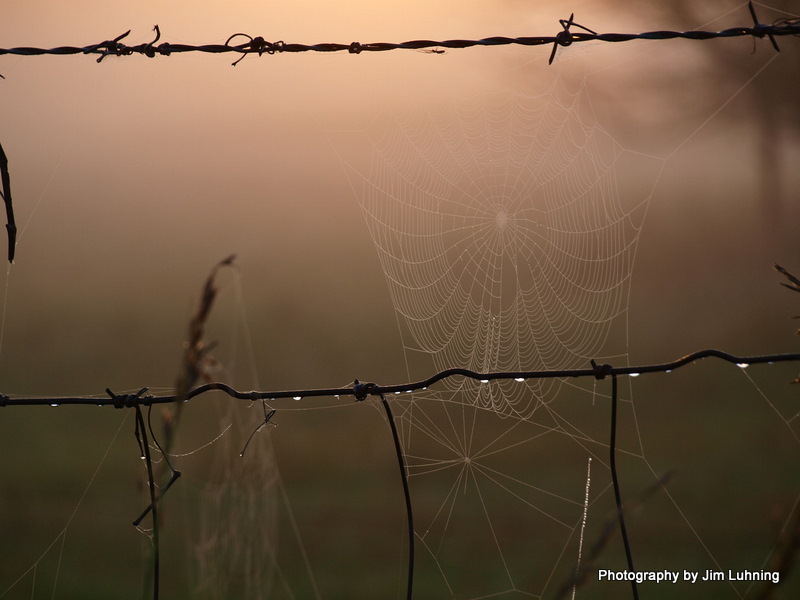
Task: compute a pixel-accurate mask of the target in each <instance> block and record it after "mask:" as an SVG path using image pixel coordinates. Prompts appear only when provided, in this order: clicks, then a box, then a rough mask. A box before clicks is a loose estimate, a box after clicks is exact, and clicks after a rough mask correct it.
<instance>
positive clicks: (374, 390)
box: [0, 349, 800, 408]
mask: <svg viewBox="0 0 800 600" xmlns="http://www.w3.org/2000/svg"><path fill="white" fill-rule="evenodd" d="M709 357H713V358H718V359H721V360H723V361H725V362H729V363H733V364H736V365H738V366H739V367H741V368H745V367H747V366H749V365H754V364H765V363H766V364H771V363H779V362H791V361H800V353H790V354H771V355H760V356H735V355H733V354H729V353H727V352H723V351H721V350H713V349H709V350H699V351H697V352H693V353H692V354H687V355H686V356H683V357H681V358H678V359H676V360H673V361H671V362H665V363H658V364H651V365H640V366H628V367H614V366H612V365H609V364H602V365H601V364H597V363H596V362H595V361H594V360H592V361H590V364H591V368H588V369H555V370H544V371H500V372H493V373H478V372H476V371H471V370H469V369H461V368H454V369H446V370H444V371H440V372H439V373H436V374H435V375H432V376H431V377H428V378H427V379H423V380H421V381H414V382H408V383H401V384H395V385H378V384H376V383H362V382H360V381H359V380H358V379H356V380H354V382H353V385H352V386H348V387H331V388H312V389H297V390H282V391H256V390H253V391H250V392H244V391H240V390H236V389H234V388H233V387H231V386H229V385H228V384H227V383H222V382H218V381H215V382H211V383H206V384H203V385H200V386H197V387H194V388H192V389H191V390H189V391H188V392H186V394H185V395H182V396H181V397H182V398H183V399H184V401H185V402H188V401H189V400H191V399H192V398H196V397H197V396H200V395H202V394H206V393H208V392H212V391H220V392H224V393H225V394H227V395H228V396H230V397H232V398H236V399H238V400H249V401H251V402H255V401H257V400H267V401H269V400H279V399H286V398H293V399H294V400H302V399H304V398H314V397H317V398H319V397H340V396H353V397H354V398H355V400H356V401H363V400H366V399H367V398H368V397H369V396H378V397H380V396H381V395H391V394H404V393H410V392H418V391H421V390H426V389H427V388H429V387H430V386H432V385H434V384H436V383H438V382H440V381H442V380H444V379H450V378H453V377H464V378H467V379H472V380H475V381H478V382H480V383H488V382H490V381H494V380H499V379H504V380H511V379H513V380H515V381H519V382H524V381H526V380H528V379H553V378H562V379H566V378H576V377H594V378H595V379H598V380H600V379H605V378H606V377H607V376H609V375H632V376H634V377H635V376H637V375H644V374H646V373H669V372H670V371H674V370H676V369H679V368H681V367H685V366H686V365H689V364H691V363H694V362H696V361H698V360H701V359H703V358H709ZM145 392H147V388H142V389H140V390H139V391H138V392H136V393H135V394H115V393H114V392H112V391H111V390H110V389H108V388H107V389H106V394H107V395H108V397H107V398H104V397H97V396H63V397H42V398H26V397H20V398H12V397H10V396H6V395H3V394H0V408H2V407H9V406H64V405H96V406H113V407H115V408H133V407H135V406H151V405H154V404H167V403H170V402H175V401H176V400H177V399H178V397H179V396H177V395H175V394H169V395H161V396H156V395H150V394H145Z"/></svg>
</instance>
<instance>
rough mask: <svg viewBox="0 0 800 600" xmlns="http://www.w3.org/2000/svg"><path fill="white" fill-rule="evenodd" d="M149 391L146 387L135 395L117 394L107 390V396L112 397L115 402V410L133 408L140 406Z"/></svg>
mask: <svg viewBox="0 0 800 600" xmlns="http://www.w3.org/2000/svg"><path fill="white" fill-rule="evenodd" d="M146 391H147V388H146V387H143V388H142V389H140V390H139V391H138V392H136V393H135V394H119V395H117V394H115V393H114V392H112V391H111V390H110V389H109V388H106V394H108V395H109V396H111V399H112V400H113V401H114V408H132V407H134V406H137V405H138V404H139V400H140V398H141V396H142V394H144V393H145V392H146Z"/></svg>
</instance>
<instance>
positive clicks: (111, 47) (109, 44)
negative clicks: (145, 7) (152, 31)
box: [84, 29, 133, 62]
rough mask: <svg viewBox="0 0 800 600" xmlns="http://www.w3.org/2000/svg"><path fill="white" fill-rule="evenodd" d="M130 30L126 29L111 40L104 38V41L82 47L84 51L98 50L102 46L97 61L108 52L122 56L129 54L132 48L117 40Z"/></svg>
mask: <svg viewBox="0 0 800 600" xmlns="http://www.w3.org/2000/svg"><path fill="white" fill-rule="evenodd" d="M130 32H131V30H130V29H128V31H126V32H125V33H123V34H122V35H118V36H117V37H115V38H114V39H113V40H106V41H105V42H102V43H100V44H97V45H96V46H90V47H88V48H85V49H84V53H89V52H97V51H98V50H100V49H101V48H102V49H103V51H102V53H101V54H100V57H99V58H98V59H97V62H100V61H102V60H103V59H104V58H105V57H106V56H108V55H109V54H113V55H114V56H123V55H127V54H131V53H132V52H133V50H131V49H130V48H128V46H126V45H125V44H120V43H119V41H120V40H121V39H122V38H124V37H126V36H127V35H128V34H129V33H130Z"/></svg>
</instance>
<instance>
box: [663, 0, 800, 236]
mask: <svg viewBox="0 0 800 600" xmlns="http://www.w3.org/2000/svg"><path fill="white" fill-rule="evenodd" d="M753 9H754V10H755V11H756V15H757V17H758V20H759V22H761V23H762V24H772V23H775V22H776V21H778V20H779V19H785V18H792V15H794V14H797V13H796V9H797V5H796V3H792V2H789V1H788V0H774V1H772V2H770V3H769V5H762V4H759V3H755V4H754V5H753ZM729 10H730V2H728V1H727V0H710V1H708V2H695V1H694V0H673V1H672V2H661V3H658V4H657V5H654V6H653V14H654V16H655V17H658V16H661V18H662V19H663V18H664V17H667V18H671V19H672V22H675V20H677V23H678V26H679V27H681V28H682V29H686V30H688V29H692V28H698V27H700V28H702V24H703V23H707V22H708V21H709V20H711V19H714V18H716V17H718V16H719V15H722V14H725V12H726V11H729ZM793 11H794V12H793ZM657 13H661V15H658V14H657ZM732 17H735V19H736V20H737V22H736V23H733V22H729V21H730V20H731V18H732ZM740 17H741V19H746V20H747V21H748V22H745V21H744V20H742V22H741V25H750V23H749V20H750V15H749V14H747V13H745V14H740V11H736V12H734V13H733V14H732V15H731V16H729V17H727V18H726V19H725V22H724V23H722V22H719V21H715V22H714V27H710V29H717V28H726V27H730V26H733V25H738V24H740V23H738V20H739V18H740ZM776 41H777V43H778V45H779V47H780V49H781V56H780V57H779V58H780V64H779V65H777V68H768V69H766V70H765V71H764V72H763V73H761V74H760V75H759V76H758V77H756V78H755V79H754V80H753V81H752V82H751V83H750V84H749V85H748V86H747V87H746V88H745V90H744V92H743V93H744V94H745V95H746V96H745V97H746V98H748V99H749V100H750V107H749V108H750V110H748V112H747V113H746V115H743V116H744V117H745V118H748V119H753V120H754V121H755V122H754V123H753V125H754V126H755V128H756V131H757V135H758V140H757V144H758V149H757V155H758V160H759V164H758V179H759V186H758V189H759V193H760V196H761V198H760V200H761V202H762V203H763V210H762V213H761V214H762V216H763V218H764V221H765V225H766V226H767V227H768V228H769V229H770V230H771V229H772V227H773V226H776V225H778V224H779V223H780V221H781V217H782V214H783V208H784V203H785V201H786V198H785V196H786V190H785V183H784V179H785V175H786V167H787V165H785V164H783V163H784V162H785V161H784V160H783V157H785V155H786V152H785V150H786V148H787V145H788V144H790V143H792V142H794V141H796V139H797V133H798V131H800V105H798V102H797V93H798V83H799V82H800V60H798V55H800V46H798V42H797V40H794V39H792V38H791V37H785V38H777V39H776ZM754 42H755V44H754V48H753V52H758V53H763V52H774V49H773V48H772V45H771V44H770V43H769V41H768V40H766V39H764V40H757V39H756V40H754ZM698 50H699V51H700V52H703V53H704V54H705V57H706V59H707V61H705V62H703V63H702V64H703V65H704V66H703V67H700V68H704V69H705V70H706V71H707V73H705V75H708V76H714V77H716V78H726V74H729V75H731V76H735V74H736V73H740V72H741V57H740V55H739V54H733V53H731V52H730V45H729V44H726V43H717V42H715V41H711V42H703V43H701V44H698Z"/></svg>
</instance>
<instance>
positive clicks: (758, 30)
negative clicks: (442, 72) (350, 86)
mask: <svg viewBox="0 0 800 600" xmlns="http://www.w3.org/2000/svg"><path fill="white" fill-rule="evenodd" d="M748 7H749V10H750V16H751V18H752V20H753V24H752V26H742V27H732V28H729V29H723V30H721V31H701V30H691V31H665V30H660V31H648V32H644V33H597V32H595V31H593V30H592V29H589V28H588V27H585V26H583V25H580V24H578V23H576V22H575V21H574V20H573V19H574V17H575V15H574V13H573V14H572V15H570V18H569V19H559V23H560V24H561V27H562V31H559V32H558V33H557V34H556V35H551V36H533V37H505V36H494V37H487V38H483V39H478V40H466V39H450V40H438V41H437V40H411V41H406V42H399V43H393V42H370V43H362V42H351V43H349V44H346V43H318V44H299V43H289V42H284V41H283V40H279V41H276V42H269V41H267V40H266V39H264V38H263V37H262V36H255V37H254V36H251V35H249V34H247V33H234V34H233V35H231V36H230V37H229V38H228V39H227V40H226V42H225V43H224V44H202V45H191V44H176V43H171V42H162V43H161V44H158V45H156V43H157V42H158V41H159V40H160V39H161V30H160V28H159V26H158V25H156V26H155V27H154V28H153V30H154V31H155V32H156V36H155V39H153V41H151V42H147V43H143V44H138V45H134V46H129V45H127V44H125V43H123V42H122V40H123V39H125V38H126V37H127V36H128V35H129V34H130V30H128V31H126V32H125V33H123V34H122V35H118V36H117V37H115V38H114V39H111V40H105V41H102V42H100V43H97V44H90V45H88V46H58V47H56V48H35V47H29V46H23V47H17V48H0V55H4V54H14V55H18V56H39V55H43V54H52V55H72V54H95V55H99V56H98V58H97V62H98V63H99V62H101V61H102V60H103V59H104V58H106V57H108V56H130V55H132V54H139V55H143V56H147V57H150V58H154V57H155V56H157V55H160V56H171V55H173V54H181V53H184V52H204V53H210V54H221V53H228V52H235V53H239V54H241V55H242V56H241V57H240V58H238V59H237V60H236V61H234V62H233V63H232V64H233V66H236V64H238V63H239V62H240V61H241V60H242V59H243V58H244V57H245V56H247V55H249V54H257V55H258V56H263V55H264V54H268V55H272V54H283V53H297V52H328V53H330V52H348V53H349V54H361V53H362V52H386V51H389V50H418V51H427V52H431V53H436V54H442V53H444V52H445V51H446V50H456V49H462V48H472V47H475V46H508V45H519V46H546V45H550V44H552V46H553V49H552V51H551V53H550V60H549V62H550V63H552V62H553V59H554V58H555V55H556V52H557V50H558V48H559V47H566V46H570V45H572V44H574V43H579V42H593V41H600V42H612V43H613V42H630V41H633V40H671V39H688V40H710V39H718V38H733V37H753V38H764V37H767V38H769V40H770V42H771V43H772V46H773V47H774V48H775V50H777V51H780V48H779V46H778V43H777V41H776V39H775V38H776V37H779V36H787V35H794V36H797V35H800V19H798V18H782V19H778V20H776V21H775V22H774V23H772V24H771V25H766V24H763V23H761V22H760V21H759V19H758V16H757V15H756V11H755V8H754V6H753V3H752V1H751V2H749V3H748ZM572 27H575V28H577V29H580V31H574V30H571V28H572ZM238 38H246V40H247V41H244V42H242V43H239V44H233V43H232V42H233V41H234V40H236V39H238Z"/></svg>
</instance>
